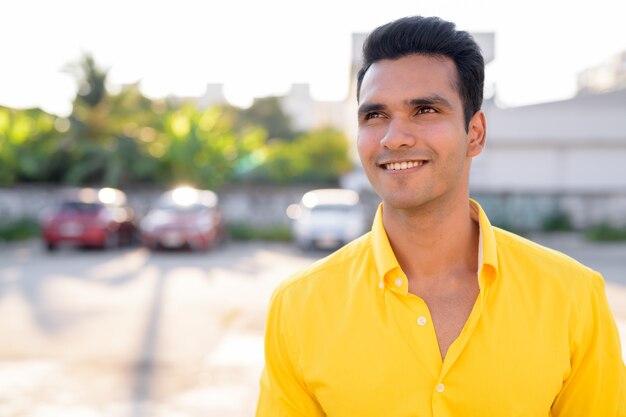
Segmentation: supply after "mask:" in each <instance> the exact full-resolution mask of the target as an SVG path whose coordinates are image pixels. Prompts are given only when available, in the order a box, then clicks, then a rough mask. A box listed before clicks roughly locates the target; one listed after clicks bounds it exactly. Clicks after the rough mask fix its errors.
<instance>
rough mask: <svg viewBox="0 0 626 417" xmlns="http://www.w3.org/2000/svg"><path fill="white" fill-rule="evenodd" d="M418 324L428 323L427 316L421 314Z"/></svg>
mask: <svg viewBox="0 0 626 417" xmlns="http://www.w3.org/2000/svg"><path fill="white" fill-rule="evenodd" d="M417 324H419V325H420V326H425V325H426V317H424V316H419V317H418V318H417Z"/></svg>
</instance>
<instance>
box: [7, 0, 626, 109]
mask: <svg viewBox="0 0 626 417" xmlns="http://www.w3.org/2000/svg"><path fill="white" fill-rule="evenodd" d="M625 11H626V3H624V2H623V1H622V0H594V1H588V0H585V1H579V0H523V1H522V0H518V1H507V0H474V1H463V0H436V1H433V0H431V1H422V0H415V1H407V0H404V1H401V0H376V1H373V0H358V1H356V0H354V1H353V0H350V1H347V0H344V1H342V0H316V1H307V2H304V1H298V0H222V1H219V0H204V1H200V0H176V1H174V0H172V1H162V0H54V1H49V0H19V1H17V0H13V1H7V2H2V3H0V16H2V24H1V25H0V39H2V40H3V41H2V56H3V59H2V64H1V65H0V104H1V105H5V106H11V107H18V108H19V107H31V106H40V107H42V108H43V109H45V110H47V111H49V112H53V113H56V114H59V115H66V114H68V113H69V111H70V110H71V108H70V102H71V99H72V97H73V96H74V94H75V89H76V86H75V83H74V80H73V78H71V76H70V75H69V74H68V73H67V72H64V70H63V68H64V67H65V66H66V65H67V64H68V63H70V62H76V61H78V59H79V57H80V56H81V52H82V51H89V52H91V53H92V54H93V55H94V57H95V59H96V62H98V63H99V64H101V65H102V66H104V67H107V68H109V69H110V72H109V78H110V82H111V84H112V86H115V85H118V86H119V85H121V84H123V83H131V82H136V81H140V82H141V84H140V85H141V88H142V91H143V92H144V94H146V95H148V96H149V97H153V98H156V97H163V96H165V95H167V94H170V93H171V94H176V95H183V96H198V95H201V94H202V93H203V92H204V89H205V85H206V84H207V83H224V84H225V87H226V94H227V98H229V99H230V100H232V101H233V102H234V103H244V102H246V101H249V100H251V98H252V97H258V96H266V95H280V94H284V93H285V92H287V91H288V89H289V87H290V85H291V84H292V83H295V82H298V83H303V82H304V83H309V84H310V85H311V90H312V93H313V95H314V97H315V98H317V99H320V100H340V99H342V98H344V97H345V96H346V95H347V94H348V75H349V62H350V53H351V45H350V43H351V34H352V33H353V32H369V31H371V30H372V29H374V28H375V27H376V26H378V25H380V24H383V23H386V22H388V21H390V20H393V19H396V18H399V17H402V16H406V15H413V14H422V15H437V16H440V17H443V18H445V19H448V20H452V21H454V22H456V23H457V26H458V27H459V28H460V29H463V30H468V31H470V32H488V31H493V32H495V34H496V58H495V60H494V61H493V62H492V63H491V64H490V65H489V66H488V68H487V84H488V85H495V89H496V91H497V96H498V99H499V101H500V102H501V103H502V104H504V105H509V106H513V105H521V104H530V103H535V102H542V101H551V100H556V99H563V98H567V97H569V96H571V95H573V94H574V92H575V88H576V74H577V73H578V72H580V71H581V70H583V69H585V68H588V67H590V66H595V65H598V64H600V63H602V62H603V61H606V60H607V59H608V58H610V57H611V56H612V55H614V54H616V53H618V52H620V51H622V50H626V25H625V24H624V20H623V19H624V12H625ZM350 93H352V92H350Z"/></svg>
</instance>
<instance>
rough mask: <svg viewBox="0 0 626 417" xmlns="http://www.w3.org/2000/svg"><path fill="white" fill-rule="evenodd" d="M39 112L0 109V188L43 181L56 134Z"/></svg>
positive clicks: (51, 123) (49, 117) (47, 117)
mask: <svg viewBox="0 0 626 417" xmlns="http://www.w3.org/2000/svg"><path fill="white" fill-rule="evenodd" d="M55 121H56V118H55V117H54V116H52V115H50V114H47V113H45V112H43V111H41V110H39V109H26V110H14V109H8V108H4V107H0V185H12V184H15V183H16V182H18V181H41V180H45V178H46V173H47V167H48V165H49V159H50V155H52V154H53V153H54V152H55V144H56V142H57V140H58V138H59V132H58V131H57V130H56V129H55V127H54V124H55Z"/></svg>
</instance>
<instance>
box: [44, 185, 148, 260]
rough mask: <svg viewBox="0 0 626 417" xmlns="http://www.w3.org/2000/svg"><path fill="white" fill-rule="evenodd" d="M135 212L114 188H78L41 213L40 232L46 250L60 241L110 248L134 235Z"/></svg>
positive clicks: (123, 194) (124, 196)
mask: <svg viewBox="0 0 626 417" xmlns="http://www.w3.org/2000/svg"><path fill="white" fill-rule="evenodd" d="M136 232H137V228H136V224H135V213H134V211H133V210H132V209H131V208H130V207H129V206H127V205H126V194H125V193H124V192H122V191H120V190H118V189H115V188H102V189H95V188H81V189H79V190H71V191H68V192H66V193H65V195H64V196H63V198H62V199H61V202H60V204H58V205H55V206H53V207H49V208H47V209H45V210H44V211H43V213H42V215H41V235H42V238H43V240H44V242H45V244H46V248H47V249H48V250H50V251H52V250H54V249H56V248H57V246H58V245H60V244H72V245H80V246H90V247H100V248H111V247H118V246H120V245H122V244H130V243H132V242H133V241H134V240H135V238H136Z"/></svg>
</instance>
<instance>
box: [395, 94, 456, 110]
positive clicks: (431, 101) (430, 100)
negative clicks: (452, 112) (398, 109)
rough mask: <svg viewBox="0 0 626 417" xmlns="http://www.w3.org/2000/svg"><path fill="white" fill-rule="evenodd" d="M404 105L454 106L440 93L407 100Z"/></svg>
mask: <svg viewBox="0 0 626 417" xmlns="http://www.w3.org/2000/svg"><path fill="white" fill-rule="evenodd" d="M404 105H405V106H407V107H415V106H424V105H427V106H433V105H439V106H444V107H448V108H452V105H451V104H450V102H449V101H448V100H446V99H445V98H443V97H441V96H440V95H438V94H433V95H432V96H426V97H421V98H413V99H410V100H407V101H405V103H404Z"/></svg>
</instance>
